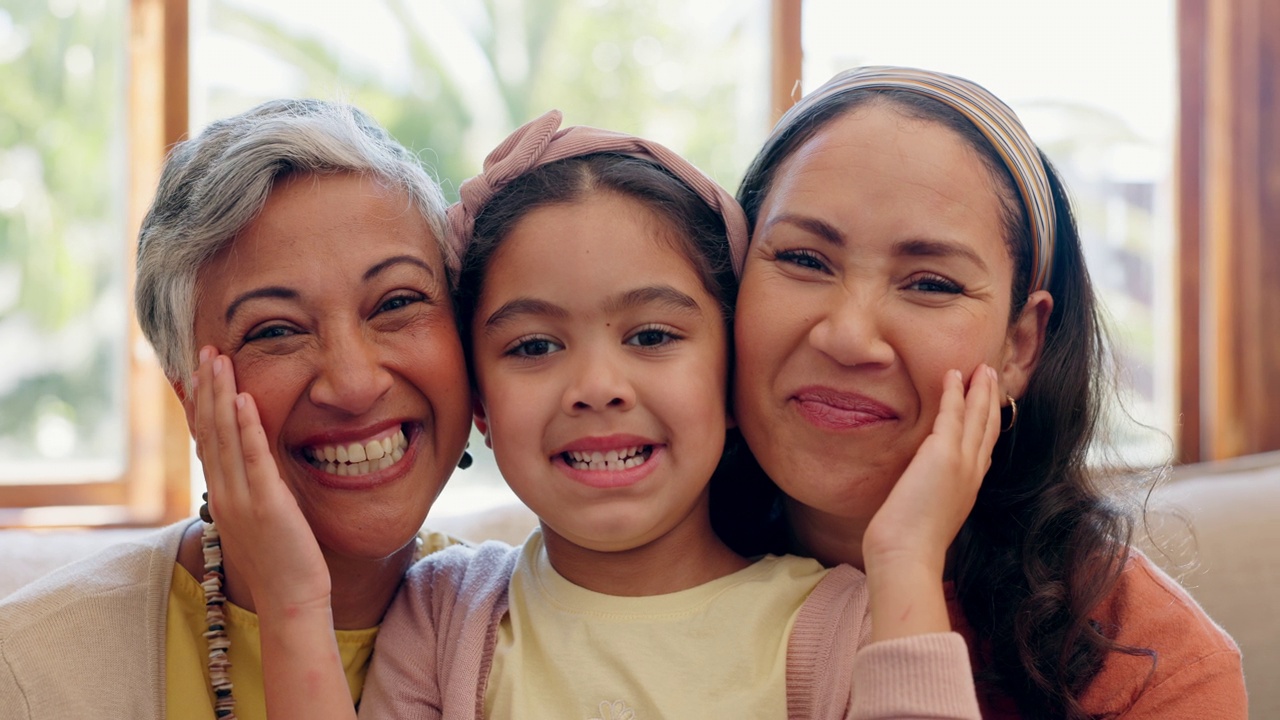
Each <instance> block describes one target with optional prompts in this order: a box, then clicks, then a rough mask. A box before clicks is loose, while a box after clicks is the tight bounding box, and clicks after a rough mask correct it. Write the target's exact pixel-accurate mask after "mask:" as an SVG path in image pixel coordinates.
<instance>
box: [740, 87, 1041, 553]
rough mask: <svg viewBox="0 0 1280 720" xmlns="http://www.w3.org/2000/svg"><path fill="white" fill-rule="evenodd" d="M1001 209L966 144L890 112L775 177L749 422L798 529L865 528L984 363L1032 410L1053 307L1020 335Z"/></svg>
mask: <svg viewBox="0 0 1280 720" xmlns="http://www.w3.org/2000/svg"><path fill="white" fill-rule="evenodd" d="M996 193H997V186H996V184H995V180H994V179H993V177H992V175H991V173H990V172H989V171H988V169H987V167H986V166H985V165H984V164H983V162H982V160H981V159H980V158H979V156H978V155H977V152H976V151H975V150H973V149H972V148H971V147H969V146H968V145H967V144H966V142H965V141H964V140H963V139H961V138H960V137H959V136H958V135H956V134H955V133H954V132H953V131H951V130H950V129H947V128H945V127H943V126H942V125H939V124H937V123H934V122H928V121H920V120H913V119H907V118H905V117H904V116H902V115H901V114H899V113H898V112H897V111H895V110H894V109H892V108H891V107H887V106H885V105H883V104H877V105H872V106H865V107H862V108H859V109H857V110H854V111H852V112H851V113H849V114H846V115H845V116H843V117H841V118H839V119H837V120H835V121H832V122H831V123H830V124H828V125H827V126H826V127H824V128H823V129H822V130H821V131H819V132H818V134H817V135H816V136H815V137H813V138H811V139H810V140H808V141H807V142H806V143H805V144H804V145H802V146H801V147H800V148H799V149H798V150H797V151H796V152H795V153H793V154H792V155H791V156H790V157H789V158H788V159H787V160H785V161H784V162H783V163H782V165H781V166H780V167H779V168H778V171H777V175H776V176H775V179H774V182H773V185H772V187H771V189H770V191H769V195H768V197H767V199H766V200H765V202H764V204H763V205H762V207H761V209H760V216H759V218H758V222H757V224H756V229H755V235H754V237H753V238H752V243H751V250H750V252H749V255H748V259H747V262H746V268H745V271H744V273H743V278H742V286H741V290H740V292H739V296H738V306H737V318H736V330H735V333H736V357H737V371H736V374H735V377H736V388H735V403H736V404H735V409H736V414H737V416H738V419H739V422H740V425H741V428H742V432H743V434H744V436H745V437H746V439H747V442H748V444H749V445H750V447H751V449H752V451H753V452H754V454H755V455H756V457H757V459H758V460H759V461H760V463H761V466H762V467H763V468H764V469H765V471H766V472H767V473H768V474H769V476H770V477H771V478H773V480H774V481H775V482H777V483H778V485H779V486H780V487H781V488H782V489H783V491H784V492H786V493H787V494H788V495H789V496H790V497H791V499H792V500H793V501H794V504H793V505H792V510H793V512H797V511H798V512H800V513H801V514H802V515H804V514H806V513H807V514H808V515H809V516H810V517H808V518H799V519H798V521H799V522H800V523H805V522H809V521H812V520H814V519H815V517H825V518H826V519H828V520H832V519H833V518H839V524H840V526H841V527H843V528H845V530H844V532H850V533H855V534H856V533H859V532H860V531H861V528H863V527H865V524H866V522H867V521H868V520H869V519H870V518H871V516H872V515H873V514H874V513H875V511H876V510H877V509H878V508H879V507H880V505H881V504H882V503H883V502H884V499H885V497H886V496H887V495H888V493H889V490H890V489H892V487H893V484H894V482H895V481H896V479H897V478H898V477H899V476H900V475H901V474H902V472H903V471H904V470H905V469H906V466H907V464H908V462H909V461H910V460H911V458H912V457H913V456H914V454H915V452H916V450H917V448H919V447H920V444H921V442H923V440H924V438H925V437H926V436H927V435H928V434H929V432H930V431H931V429H932V426H933V422H934V417H935V416H936V415H937V412H938V402H939V399H940V398H941V394H942V381H943V376H944V373H945V372H946V371H947V370H948V369H950V368H956V369H959V370H960V371H961V372H962V373H963V374H964V376H965V377H966V378H968V377H969V375H970V374H971V373H972V372H973V370H974V368H976V367H977V366H978V364H979V363H987V364H989V365H991V366H992V367H994V368H996V369H997V371H998V372H999V373H1000V375H1001V378H1000V383H1001V387H1000V389H1001V391H1002V394H1009V395H1013V396H1015V397H1016V396H1018V395H1020V394H1021V392H1022V390H1023V388H1024V386H1025V383H1026V376H1027V372H1028V370H1029V367H1030V366H1031V364H1033V363H1034V359H1035V357H1036V355H1037V354H1038V351H1039V346H1040V337H1041V336H1042V333H1043V327H1044V319H1045V318H1047V316H1048V309H1049V308H1051V307H1052V301H1051V300H1050V299H1049V296H1048V294H1047V293H1043V292H1041V293H1037V294H1035V295H1033V297H1032V298H1031V300H1030V301H1028V303H1027V310H1026V311H1024V312H1023V313H1022V315H1021V317H1020V318H1019V319H1018V320H1017V321H1015V322H1014V323H1013V324H1012V325H1011V324H1010V323H1009V314H1010V294H1011V284H1012V280H1013V261H1012V258H1011V257H1010V253H1009V251H1008V249H1007V247H1006V239H1005V238H1006V232H1005V228H1004V223H1003V219H1002V218H1003V216H1002V209H1001V203H1000V200H999V198H998V196H997V194H996ZM832 527H835V526H834V525H833V526H832ZM855 536H857V535H855Z"/></svg>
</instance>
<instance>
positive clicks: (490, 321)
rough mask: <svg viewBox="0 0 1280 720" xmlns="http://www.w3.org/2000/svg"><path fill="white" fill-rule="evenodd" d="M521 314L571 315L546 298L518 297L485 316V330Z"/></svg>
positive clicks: (562, 317) (498, 325) (492, 328)
mask: <svg viewBox="0 0 1280 720" xmlns="http://www.w3.org/2000/svg"><path fill="white" fill-rule="evenodd" d="M521 315H537V316H540V317H549V318H555V319H558V320H563V319H565V318H567V317H569V311H568V310H565V309H564V308H562V307H560V306H559V305H556V304H555V303H549V302H547V301H546V300H535V299H533V298H527V297H522V298H516V299H515V300H511V301H509V302H505V303H503V304H502V307H500V308H498V309H497V310H494V311H493V312H492V313H491V314H490V315H489V317H487V318H485V321H484V329H485V332H486V333H487V332H490V331H492V330H494V329H496V328H498V327H500V326H501V325H502V324H503V323H506V322H509V321H511V320H514V319H515V318H517V317H519V316H521Z"/></svg>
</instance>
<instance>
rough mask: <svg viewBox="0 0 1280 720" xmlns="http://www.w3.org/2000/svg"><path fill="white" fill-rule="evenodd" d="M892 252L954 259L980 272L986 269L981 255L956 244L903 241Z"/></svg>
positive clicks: (918, 240) (934, 241) (932, 241)
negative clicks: (966, 263)
mask: <svg viewBox="0 0 1280 720" xmlns="http://www.w3.org/2000/svg"><path fill="white" fill-rule="evenodd" d="M894 251H895V252H894V254H895V255H905V256H909V257H941V258H946V257H956V258H961V259H963V260H968V261H969V262H971V263H973V264H974V265H976V266H978V268H980V269H981V270H984V271H985V270H986V269H987V263H986V262H984V261H983V259H982V256H981V255H979V254H978V253H977V252H975V251H974V250H973V248H970V247H968V246H965V245H960V244H958V243H952V242H945V241H941V240H925V239H916V240H903V241H902V242H900V243H898V244H897V245H895V246H894Z"/></svg>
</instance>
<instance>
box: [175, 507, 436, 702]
mask: <svg viewBox="0 0 1280 720" xmlns="http://www.w3.org/2000/svg"><path fill="white" fill-rule="evenodd" d="M206 507H207V506H206ZM206 512H207V510H205V509H204V508H201V516H202V517H203V515H204V514H205V513H206ZM201 540H202V543H201V545H202V547H203V548H204V581H203V582H201V583H200V587H201V588H202V589H203V590H204V619H205V623H206V624H207V625H208V628H209V629H208V630H206V631H205V633H204V637H205V640H207V641H208V642H209V685H210V686H211V687H212V688H213V697H214V702H213V715H214V717H216V718H217V719H218V720H236V713H235V704H236V701H235V698H234V697H233V696H232V695H231V660H230V659H228V658H227V651H228V650H230V649H231V638H230V637H228V636H227V621H226V615H225V614H224V613H223V606H224V605H226V602H227V597H226V596H225V595H223V594H222V583H223V581H224V580H225V576H224V575H223V570H222V539H221V537H220V536H219V535H218V528H217V527H215V526H214V524H213V523H212V522H209V521H207V520H206V521H205V523H204V530H203V531H202V532H201ZM414 545H415V548H414V553H413V556H414V560H421V559H422V555H423V550H424V547H423V546H424V543H423V542H422V536H418V537H416V538H414Z"/></svg>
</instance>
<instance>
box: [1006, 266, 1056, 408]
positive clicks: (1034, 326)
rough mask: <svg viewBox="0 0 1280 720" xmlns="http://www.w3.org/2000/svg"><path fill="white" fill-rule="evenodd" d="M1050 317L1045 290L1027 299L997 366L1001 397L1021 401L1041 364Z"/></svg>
mask: <svg viewBox="0 0 1280 720" xmlns="http://www.w3.org/2000/svg"><path fill="white" fill-rule="evenodd" d="M1051 314H1053V296H1052V295H1050V294H1049V292H1048V291H1047V290H1037V291H1035V292H1033V293H1031V296H1030V297H1028V298H1027V304H1026V305H1024V306H1023V307H1022V312H1021V313H1020V314H1019V315H1018V319H1017V320H1015V321H1014V322H1013V324H1012V325H1010V326H1009V336H1008V337H1007V338H1006V339H1005V343H1004V358H1003V359H1002V360H1001V365H1000V393H1001V394H1002V395H1008V396H1010V397H1013V398H1020V397H1022V393H1023V392H1025V391H1026V389H1027V383H1028V381H1030V379H1031V373H1033V372H1035V369H1036V365H1037V364H1038V363H1039V362H1040V352H1041V350H1043V349H1044V335H1045V328H1046V327H1047V326H1048V324H1049V316H1050V315H1051Z"/></svg>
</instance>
